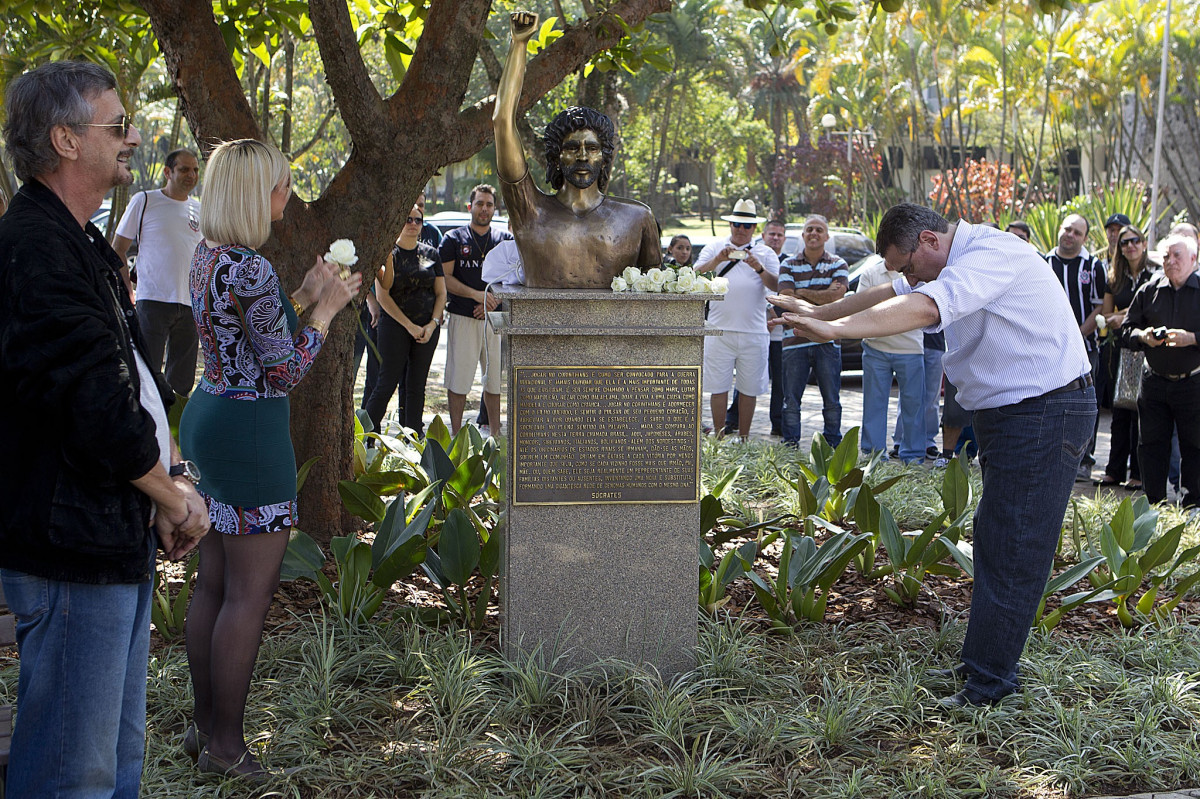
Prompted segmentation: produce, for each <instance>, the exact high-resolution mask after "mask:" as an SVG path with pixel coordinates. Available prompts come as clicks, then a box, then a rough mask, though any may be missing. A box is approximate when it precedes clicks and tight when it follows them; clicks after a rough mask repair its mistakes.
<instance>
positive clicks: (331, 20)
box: [308, 0, 387, 147]
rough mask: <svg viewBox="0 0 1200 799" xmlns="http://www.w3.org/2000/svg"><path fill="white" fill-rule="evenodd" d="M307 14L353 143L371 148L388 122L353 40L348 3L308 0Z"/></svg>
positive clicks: (328, 79)
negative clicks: (377, 135) (380, 130)
mask: <svg viewBox="0 0 1200 799" xmlns="http://www.w3.org/2000/svg"><path fill="white" fill-rule="evenodd" d="M308 13H309V16H310V17H311V18H312V23H313V34H314V36H315V37H316V40H317V47H318V49H320V51H321V62H322V63H323V64H324V67H325V80H326V81H327V82H328V83H329V88H330V89H331V90H332V91H333V99H334V101H335V102H336V103H337V107H338V111H339V112H341V115H342V121H343V122H345V123H346V130H347V131H349V133H350V139H351V141H353V142H354V144H355V146H357V147H364V146H368V145H369V144H370V142H371V141H372V140H373V139H374V138H375V136H376V133H377V132H378V130H379V128H380V127H381V126H383V125H385V124H386V123H387V120H386V118H385V115H384V106H383V98H381V97H380V96H379V91H378V90H377V89H376V88H375V84H374V83H373V82H372V81H371V73H370V72H369V71H368V70H367V65H366V63H364V62H363V58H362V52H361V51H360V50H359V47H358V39H356V38H355V36H354V26H353V24H352V23H351V20H350V8H349V6H348V5H347V4H346V2H345V0H309V3H308Z"/></svg>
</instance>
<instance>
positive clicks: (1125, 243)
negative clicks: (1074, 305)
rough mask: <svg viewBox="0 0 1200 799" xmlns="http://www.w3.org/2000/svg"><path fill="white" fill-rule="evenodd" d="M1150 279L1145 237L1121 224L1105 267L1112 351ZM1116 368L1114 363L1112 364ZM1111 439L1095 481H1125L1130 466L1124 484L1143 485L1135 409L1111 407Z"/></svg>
mask: <svg viewBox="0 0 1200 799" xmlns="http://www.w3.org/2000/svg"><path fill="white" fill-rule="evenodd" d="M1149 279H1150V259H1149V258H1148V257H1147V256H1146V238H1145V236H1143V235H1142V232H1141V231H1140V230H1138V229H1137V228H1135V227H1133V226H1132V225H1126V226H1125V227H1123V228H1121V232H1120V233H1118V234H1117V254H1116V255H1115V256H1113V259H1112V262H1111V263H1110V264H1109V267H1108V292H1107V293H1106V294H1105V295H1104V305H1103V306H1102V307H1101V310H1100V313H1101V314H1103V316H1104V319H1105V321H1106V322H1107V323H1108V328H1109V330H1110V331H1112V335H1111V338H1110V340H1111V341H1112V342H1113V343H1112V344H1111V345H1110V346H1112V347H1113V350H1112V351H1113V353H1114V355H1115V354H1116V353H1118V352H1119V350H1118V349H1116V343H1115V339H1116V331H1117V330H1119V329H1120V328H1121V326H1122V325H1123V324H1124V323H1125V312H1126V311H1127V310H1128V309H1129V303H1130V302H1132V301H1133V295H1134V293H1135V292H1136V291H1137V290H1138V288H1139V287H1141V285H1142V284H1143V283H1145V282H1146V281H1147V280H1149ZM1113 371H1114V372H1115V371H1116V367H1115V366H1114V367H1113ZM1111 429H1112V443H1111V445H1110V448H1109V452H1108V465H1107V466H1105V467H1104V477H1102V478H1101V479H1100V480H1099V481H1098V482H1097V485H1102V486H1117V485H1120V484H1121V483H1123V482H1125V469H1126V466H1127V465H1128V468H1129V483H1128V484H1127V485H1126V488H1128V489H1130V490H1131V491H1136V490H1137V489H1139V488H1141V487H1142V477H1141V475H1142V472H1141V469H1140V468H1138V457H1137V449H1138V418H1137V411H1136V410H1129V409H1127V408H1117V407H1115V406H1114V407H1113V409H1112V428H1111Z"/></svg>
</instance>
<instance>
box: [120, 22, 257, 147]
mask: <svg viewBox="0 0 1200 799" xmlns="http://www.w3.org/2000/svg"><path fill="white" fill-rule="evenodd" d="M139 2H140V3H141V5H142V8H144V9H145V10H146V13H147V15H148V16H149V17H150V24H151V26H152V28H153V29H154V35H155V36H156V37H157V38H158V45H159V48H160V49H161V50H162V53H163V58H164V60H165V61H166V63H167V73H168V74H169V75H170V77H171V83H172V85H173V87H174V89H175V93H176V94H177V95H178V96H179V102H180V106H181V108H182V110H183V114H184V116H185V117H186V118H187V121H188V125H189V126H190V127H191V129H192V132H193V133H194V134H195V136H196V141H197V142H198V143H199V145H200V148H201V150H203V152H204V154H205V155H207V154H208V153H209V152H210V151H211V150H212V148H213V147H215V146H216V145H217V144H218V143H219V142H221V141H224V140H227V139H241V138H249V139H259V138H262V131H261V130H260V129H259V127H258V123H257V122H256V121H255V119H254V111H253V109H251V107H250V103H249V101H248V100H247V99H246V94H245V92H244V91H243V90H242V85H241V83H239V82H238V77H237V72H236V71H235V70H234V68H233V61H232V59H230V58H229V51H228V50H226V49H225V40H224V38H222V36H221V31H220V29H219V28H218V27H217V22H216V19H214V17H213V13H212V5H211V4H209V3H179V2H174V0H139Z"/></svg>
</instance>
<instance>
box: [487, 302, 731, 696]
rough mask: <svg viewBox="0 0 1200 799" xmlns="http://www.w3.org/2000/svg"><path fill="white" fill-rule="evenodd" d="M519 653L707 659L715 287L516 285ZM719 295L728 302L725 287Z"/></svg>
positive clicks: (564, 662) (511, 650)
mask: <svg viewBox="0 0 1200 799" xmlns="http://www.w3.org/2000/svg"><path fill="white" fill-rule="evenodd" d="M500 295H501V296H502V297H503V299H504V300H505V302H506V303H507V305H508V308H509V310H508V312H507V314H506V317H505V320H504V324H503V326H502V329H501V332H502V333H503V334H504V335H505V336H506V347H505V358H506V365H507V371H508V408H509V421H508V431H509V434H508V463H507V475H506V477H507V480H506V482H505V509H504V524H503V529H504V555H503V560H502V570H501V582H500V596H501V621H502V623H503V631H502V636H503V637H502V640H503V645H504V650H505V653H506V654H507V655H509V656H515V655H518V654H522V653H529V652H534V651H537V652H540V653H541V656H542V657H543V658H544V659H545V660H546V662H547V663H548V662H550V661H551V660H552V659H555V658H557V665H558V667H560V668H569V667H573V666H580V665H586V664H588V663H593V662H597V661H601V660H606V659H609V658H617V659H621V660H628V661H633V662H636V663H649V664H651V665H653V666H655V667H656V668H657V669H658V670H659V671H660V672H662V673H663V674H664V675H667V674H675V673H677V672H680V671H684V670H687V669H690V668H692V667H693V666H694V665H695V661H696V654H695V649H696V635H697V607H696V592H697V583H696V568H697V566H696V563H697V560H696V558H697V536H698V535H699V529H700V505H699V501H700V419H701V416H700V414H701V393H700V366H701V362H702V359H703V340H704V336H705V335H706V334H708V333H711V332H713V331H711V330H710V329H708V328H707V327H706V326H705V322H704V301H705V300H706V299H707V300H713V299H714V298H713V297H712V296H702V295H663V294H650V295H648V294H626V293H620V294H617V293H613V292H610V291H605V290H586V289H529V288H521V289H511V290H505V291H503V292H501V293H500ZM716 299H720V298H716Z"/></svg>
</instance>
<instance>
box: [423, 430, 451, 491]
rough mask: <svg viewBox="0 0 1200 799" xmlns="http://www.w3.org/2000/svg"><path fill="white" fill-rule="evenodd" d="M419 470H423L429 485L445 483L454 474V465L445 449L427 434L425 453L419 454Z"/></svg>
mask: <svg viewBox="0 0 1200 799" xmlns="http://www.w3.org/2000/svg"><path fill="white" fill-rule="evenodd" d="M421 468H423V469H424V470H425V474H426V475H427V476H428V477H429V482H430V483H439V482H440V483H445V482H446V481H447V480H449V479H450V478H451V476H453V474H454V469H455V467H454V463H453V462H452V461H451V460H450V456H448V455H447V454H446V450H445V448H444V447H442V444H441V442H439V441H438V440H437V439H435V438H431V437H430V436H429V435H428V434H426V436H425V451H424V452H422V453H421Z"/></svg>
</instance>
